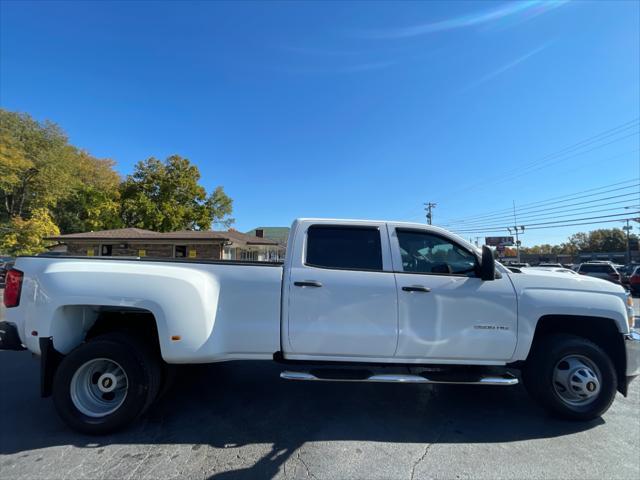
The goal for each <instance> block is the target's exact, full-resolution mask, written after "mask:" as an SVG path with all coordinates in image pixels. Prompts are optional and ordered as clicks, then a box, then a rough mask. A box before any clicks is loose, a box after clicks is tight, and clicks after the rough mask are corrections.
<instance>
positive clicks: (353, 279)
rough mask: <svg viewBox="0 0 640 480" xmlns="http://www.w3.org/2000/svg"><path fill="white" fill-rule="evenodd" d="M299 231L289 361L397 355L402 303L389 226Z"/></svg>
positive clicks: (286, 332) (287, 302) (287, 331)
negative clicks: (308, 358) (397, 287)
mask: <svg viewBox="0 0 640 480" xmlns="http://www.w3.org/2000/svg"><path fill="white" fill-rule="evenodd" d="M297 228H299V229H300V231H299V232H296V236H295V238H296V241H295V242H294V245H293V252H291V253H292V254H291V257H290V260H289V262H290V265H289V271H288V281H287V283H285V288H287V289H288V292H286V293H285V299H284V302H283V307H284V309H285V311H286V312H287V313H286V315H287V316H286V317H284V318H286V319H288V322H287V324H286V325H283V345H284V349H285V354H286V356H287V357H288V358H296V356H297V358H306V357H309V356H312V357H313V356H333V357H392V356H393V354H394V352H395V349H396V344H397V340H398V305H397V295H396V284H395V279H394V274H393V270H392V264H391V255H390V249H389V238H388V234H387V229H386V225H385V224H384V223H375V222H372V223H366V224H356V225H354V224H352V223H351V224H350V223H343V224H331V223H308V224H304V223H303V224H301V225H299V226H298V227H297Z"/></svg>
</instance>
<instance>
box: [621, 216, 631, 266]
mask: <svg viewBox="0 0 640 480" xmlns="http://www.w3.org/2000/svg"><path fill="white" fill-rule="evenodd" d="M625 222H627V225H626V226H625V227H622V229H623V230H625V231H626V232H627V254H626V259H627V261H626V262H625V263H626V264H627V265H629V264H630V263H631V243H630V240H629V232H630V231H631V230H632V229H633V227H632V226H631V225H629V219H628V218H627V219H626V220H625Z"/></svg>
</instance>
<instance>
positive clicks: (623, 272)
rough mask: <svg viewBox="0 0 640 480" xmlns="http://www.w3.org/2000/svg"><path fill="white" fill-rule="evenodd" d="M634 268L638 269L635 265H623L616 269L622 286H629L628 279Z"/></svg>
mask: <svg viewBox="0 0 640 480" xmlns="http://www.w3.org/2000/svg"><path fill="white" fill-rule="evenodd" d="M636 267H638V265H637V264H634V263H630V264H629V265H624V266H622V267H620V268H618V269H617V270H618V273H620V281H621V282H622V283H623V284H625V285H628V284H629V278H630V277H631V275H633V272H634V271H635V269H636Z"/></svg>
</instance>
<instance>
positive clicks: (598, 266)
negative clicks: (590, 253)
mask: <svg viewBox="0 0 640 480" xmlns="http://www.w3.org/2000/svg"><path fill="white" fill-rule="evenodd" d="M577 272H578V273H579V274H580V275H588V276H590V277H596V278H602V279H603V280H609V281H610V282H613V283H618V284H619V283H621V277H620V273H618V271H617V270H616V267H614V266H613V263H611V262H587V263H582V264H580V266H579V267H578V270H577Z"/></svg>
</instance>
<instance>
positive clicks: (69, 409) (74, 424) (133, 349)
mask: <svg viewBox="0 0 640 480" xmlns="http://www.w3.org/2000/svg"><path fill="white" fill-rule="evenodd" d="M103 358H104V359H107V360H110V361H112V362H115V363H117V364H118V365H119V366H120V367H121V369H122V370H123V371H124V373H125V374H126V377H127V381H128V388H127V389H126V394H125V397H124V400H123V401H122V403H121V404H120V405H119V406H118V407H117V409H116V410H115V411H113V412H111V413H109V414H107V415H104V416H100V417H93V416H89V415H86V414H84V413H82V412H81V411H80V410H79V409H78V408H77V406H76V404H75V403H74V400H73V399H72V395H71V390H72V386H71V385H72V379H73V377H74V375H75V373H76V372H77V371H78V370H79V369H80V368H81V367H82V366H83V365H85V364H86V363H87V362H89V361H91V360H96V359H103ZM161 380H162V375H161V369H160V362H159V359H158V357H157V355H155V354H154V353H153V350H152V349H151V348H149V347H148V346H147V345H145V344H144V343H143V342H140V341H137V340H135V339H134V338H132V337H131V336H130V335H127V334H126V333H109V334H106V335H101V336H99V337H95V338H93V339H92V340H91V341H89V342H87V343H83V344H82V345H80V346H79V347H78V348H76V349H75V350H73V351H72V352H71V353H69V354H68V355H67V356H66V357H64V359H63V360H62V362H61V363H60V366H59V367H58V369H57V371H56V374H55V376H54V379H53V402H54V405H55V407H56V410H57V411H58V414H59V415H60V417H61V418H62V420H63V421H64V422H65V423H66V424H67V425H69V426H70V427H71V428H73V429H74V430H77V431H79V432H82V433H86V434H90V435H103V434H106V433H110V432H114V431H116V430H119V429H121V428H123V427H125V426H126V425H128V424H130V423H131V422H133V421H134V420H135V419H136V418H137V417H138V416H139V415H141V414H142V413H144V412H145V410H146V409H147V408H148V407H149V406H150V405H151V403H152V402H153V401H154V400H155V398H156V396H157V395H158V391H159V389H160V384H161ZM94 383H95V382H94Z"/></svg>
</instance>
